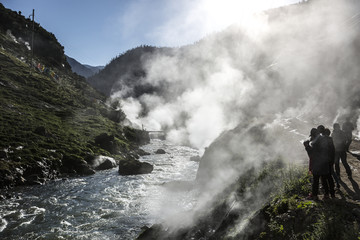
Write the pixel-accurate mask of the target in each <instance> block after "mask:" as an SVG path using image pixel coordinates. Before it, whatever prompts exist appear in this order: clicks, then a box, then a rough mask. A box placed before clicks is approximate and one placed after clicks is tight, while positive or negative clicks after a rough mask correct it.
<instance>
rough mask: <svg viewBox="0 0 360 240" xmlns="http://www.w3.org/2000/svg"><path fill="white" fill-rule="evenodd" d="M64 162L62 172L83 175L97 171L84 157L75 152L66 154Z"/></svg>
mask: <svg viewBox="0 0 360 240" xmlns="http://www.w3.org/2000/svg"><path fill="white" fill-rule="evenodd" d="M62 164H63V165H62V172H65V173H74V174H81V175H91V174H94V173H95V171H94V170H93V169H92V168H91V166H90V165H89V164H88V163H87V162H86V161H85V160H84V159H83V158H81V157H80V156H77V155H74V154H69V155H64V158H63V160H62Z"/></svg>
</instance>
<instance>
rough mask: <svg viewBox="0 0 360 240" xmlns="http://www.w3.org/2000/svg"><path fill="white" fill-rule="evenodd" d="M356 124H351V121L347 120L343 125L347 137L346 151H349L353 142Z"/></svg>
mask: <svg viewBox="0 0 360 240" xmlns="http://www.w3.org/2000/svg"><path fill="white" fill-rule="evenodd" d="M354 129H355V128H354V124H352V122H350V120H349V119H346V121H345V122H344V123H343V125H342V130H343V131H344V133H345V136H346V149H345V151H349V147H350V144H351V142H352V131H354Z"/></svg>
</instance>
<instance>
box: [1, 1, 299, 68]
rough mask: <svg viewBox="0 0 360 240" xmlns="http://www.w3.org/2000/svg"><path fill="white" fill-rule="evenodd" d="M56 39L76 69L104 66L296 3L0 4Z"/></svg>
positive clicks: (139, 2)
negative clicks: (135, 51)
mask: <svg viewBox="0 0 360 240" xmlns="http://www.w3.org/2000/svg"><path fill="white" fill-rule="evenodd" d="M0 2H1V3H2V4H4V6H5V7H6V8H10V9H12V10H14V11H21V12H22V15H24V16H26V17H28V16H29V15H31V13H32V9H35V21H36V22H38V23H40V24H41V25H42V26H43V27H44V28H45V29H46V30H48V31H50V32H52V33H54V34H55V36H56V37H57V39H58V40H59V42H60V43H61V45H63V46H64V47H65V53H66V54H67V55H69V56H70V57H73V58H75V59H76V60H78V61H79V62H81V63H84V64H90V65H94V66H95V65H105V64H107V63H108V62H109V61H110V60H111V59H112V58H114V57H116V56H117V55H119V54H121V53H123V52H125V51H126V50H128V49H131V48H134V47H137V46H139V45H142V44H146V45H154V46H159V47H163V46H168V47H177V46H182V45H186V44H189V43H193V42H195V41H197V40H199V39H201V38H203V37H204V36H206V35H207V34H210V33H212V32H214V31H219V30H221V29H223V28H225V27H226V26H228V25H230V24H232V23H234V22H237V21H242V20H243V18H244V16H246V15H247V14H250V13H251V12H254V11H259V10H261V9H267V8H272V7H276V6H281V5H286V4H291V3H296V2H299V0H251V1H250V0H246V1H245V0H196V1H194V0H102V1H94V0H90V1H89V0H61V1H55V0H0Z"/></svg>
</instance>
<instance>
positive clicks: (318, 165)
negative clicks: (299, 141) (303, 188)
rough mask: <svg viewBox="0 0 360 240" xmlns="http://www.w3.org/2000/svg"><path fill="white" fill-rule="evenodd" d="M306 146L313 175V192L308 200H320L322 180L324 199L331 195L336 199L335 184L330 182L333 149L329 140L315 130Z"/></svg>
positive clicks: (305, 143) (312, 130) (312, 131)
mask: <svg viewBox="0 0 360 240" xmlns="http://www.w3.org/2000/svg"><path fill="white" fill-rule="evenodd" d="M304 146H305V150H306V151H307V153H308V155H309V161H310V163H309V170H310V172H311V173H312V175H313V182H312V191H311V194H310V195H309V197H308V198H309V199H313V200H317V199H318V193H319V181H320V178H321V182H322V185H323V188H324V191H325V195H324V199H328V198H329V193H330V194H331V197H335V191H334V182H333V181H330V179H331V180H332V177H331V175H330V165H329V164H330V158H331V149H330V146H329V142H328V140H327V139H326V138H325V136H322V135H320V134H319V131H318V129H316V128H313V129H311V131H310V140H308V141H305V142H304ZM331 183H332V184H331Z"/></svg>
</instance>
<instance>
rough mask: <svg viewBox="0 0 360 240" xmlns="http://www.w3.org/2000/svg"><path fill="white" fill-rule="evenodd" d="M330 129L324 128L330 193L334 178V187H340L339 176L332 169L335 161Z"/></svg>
mask: <svg viewBox="0 0 360 240" xmlns="http://www.w3.org/2000/svg"><path fill="white" fill-rule="evenodd" d="M330 134H331V131H330V129H328V128H325V130H324V133H323V135H324V137H325V139H326V140H327V142H328V149H329V153H328V154H329V167H330V178H331V179H329V180H328V183H329V187H330V194H331V191H332V190H331V189H334V180H335V182H336V188H337V189H339V188H340V183H339V178H338V176H337V175H336V173H335V171H334V163H335V145H334V141H333V138H332V137H331V136H330Z"/></svg>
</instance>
